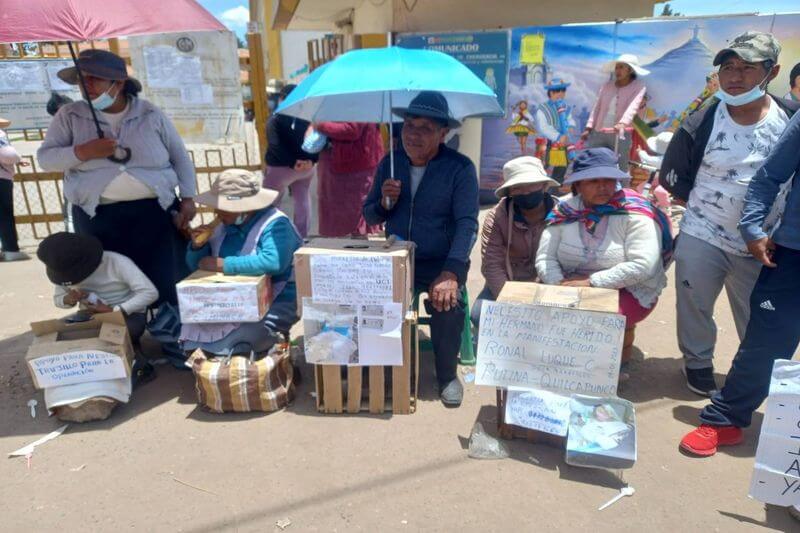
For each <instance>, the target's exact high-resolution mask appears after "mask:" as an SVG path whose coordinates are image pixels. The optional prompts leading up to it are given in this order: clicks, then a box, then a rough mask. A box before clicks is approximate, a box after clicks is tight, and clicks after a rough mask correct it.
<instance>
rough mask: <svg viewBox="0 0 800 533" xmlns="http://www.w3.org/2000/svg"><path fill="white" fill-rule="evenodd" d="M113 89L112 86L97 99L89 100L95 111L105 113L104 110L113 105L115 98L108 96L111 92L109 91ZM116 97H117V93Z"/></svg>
mask: <svg viewBox="0 0 800 533" xmlns="http://www.w3.org/2000/svg"><path fill="white" fill-rule="evenodd" d="M113 88H114V86H113V85H112V86H111V87H109V88H108V90H107V91H106V92H104V93H103V94H101V95H100V96H98V97H97V98H93V99H92V100H91V102H92V107H94V108H95V109H97V110H99V111H105V110H106V109H108V108H109V107H111V106H112V105H114V102H115V101H116V99H117V97H116V96H111V95H110V94H109V93H110V92H111V89H113ZM117 96H119V93H117Z"/></svg>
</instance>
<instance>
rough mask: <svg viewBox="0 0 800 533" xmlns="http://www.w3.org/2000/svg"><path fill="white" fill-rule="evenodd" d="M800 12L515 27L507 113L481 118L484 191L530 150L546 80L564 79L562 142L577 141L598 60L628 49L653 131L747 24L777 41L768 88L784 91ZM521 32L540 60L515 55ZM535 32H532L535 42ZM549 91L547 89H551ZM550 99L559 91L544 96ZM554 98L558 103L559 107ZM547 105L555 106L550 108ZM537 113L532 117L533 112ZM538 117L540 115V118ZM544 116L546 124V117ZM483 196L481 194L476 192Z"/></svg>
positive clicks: (670, 121) (673, 120)
mask: <svg viewBox="0 0 800 533" xmlns="http://www.w3.org/2000/svg"><path fill="white" fill-rule="evenodd" d="M798 24H800V14H787V15H760V16H758V15H746V16H732V17H716V18H690V19H686V18H675V19H663V18H662V19H643V20H638V21H625V22H620V23H613V22H611V23H602V24H576V25H568V26H546V27H528V28H515V29H514V30H512V33H511V56H510V68H509V87H508V106H507V114H506V117H505V118H502V119H485V120H484V121H483V138H482V147H481V165H480V167H481V168H480V182H481V189H482V191H486V192H487V193H488V191H489V190H493V189H495V188H496V187H497V186H498V185H499V184H500V183H502V180H503V176H502V168H503V164H504V163H505V162H506V161H508V160H509V159H512V158H514V157H518V156H520V155H523V154H525V155H535V153H536V146H537V144H536V143H537V138H538V139H540V142H541V139H542V138H543V135H542V132H541V131H539V130H540V129H544V128H537V126H536V122H537V118H540V119H541V118H544V119H545V120H548V118H549V117H553V113H549V114H548V113H547V112H546V111H547V102H548V100H549V99H550V98H548V91H547V90H546V88H545V87H546V86H550V87H558V86H559V84H558V83H556V84H553V82H554V81H556V82H558V81H561V82H563V83H561V86H563V85H566V84H569V85H568V86H567V88H566V95H565V96H564V97H563V104H566V106H565V107H566V110H567V112H568V115H569V116H568V117H565V118H566V123H567V124H568V125H569V128H568V131H567V136H568V138H569V141H570V142H571V143H572V142H575V141H577V138H578V136H579V135H580V133H581V132H582V131H583V128H584V127H585V125H586V121H587V120H588V118H589V114H590V112H591V109H592V107H593V106H594V102H595V100H596V97H597V93H598V92H599V90H600V87H601V86H602V85H603V83H605V82H606V81H608V80H609V79H610V77H609V74H606V73H604V72H602V68H603V66H604V65H605V64H606V63H607V62H609V61H612V60H614V59H615V58H616V57H617V56H618V55H620V54H636V55H637V56H638V58H639V62H640V64H641V65H642V66H643V67H644V68H646V69H647V70H649V71H650V72H651V73H650V75H649V76H646V77H644V78H642V80H643V81H644V82H645V84H646V85H647V94H648V100H647V102H646V107H645V108H644V109H643V110H642V111H641V112H640V115H641V116H642V118H643V119H644V121H645V122H649V123H651V124H654V123H655V124H654V127H653V130H654V132H655V133H658V132H660V131H664V130H665V129H670V128H674V127H676V126H677V124H678V118H679V117H680V116H681V113H682V112H683V111H684V110H685V109H686V108H687V106H689V105H690V104H691V103H692V101H693V100H694V99H695V98H696V97H697V96H699V95H700V94H701V93H702V92H703V90H704V89H705V87H706V76H707V75H708V74H710V73H711V72H713V71H714V70H715V68H714V67H713V65H712V62H713V59H714V55H715V54H716V52H717V51H719V50H721V49H722V48H725V46H726V43H727V42H729V41H730V40H732V39H733V38H734V37H736V36H737V35H739V34H741V33H744V32H745V31H748V30H757V31H763V32H772V33H773V34H774V35H775V36H776V37H777V38H778V39H779V40H780V42H781V45H782V46H783V51H782V53H781V57H780V64H781V65H782V70H781V73H780V75H779V76H778V78H777V79H776V80H775V81H773V82H772V83H771V84H770V91H771V92H772V93H774V94H777V95H778V96H784V95H785V94H786V93H787V92H788V91H789V71H790V70H791V68H792V67H793V66H794V65H795V64H796V63H798V62H800V33H798V32H797V31H796V28H797V27H798ZM529 36H541V39H543V41H544V54H543V55H544V57H543V62H542V63H538V64H529V63H527V62H523V61H521V60H520V49H521V47H522V42H523V40H524V39H526V37H528V38H530V37H529ZM538 39H539V37H537V40H538ZM551 95H552V92H551ZM552 96H553V98H555V97H558V96H560V95H552ZM563 104H562V106H563ZM553 107H555V106H553ZM537 110H542V111H544V112H543V113H540V114H539V117H537V116H536V111H537ZM540 122H541V121H540ZM550 122H553V120H552V119H550ZM484 196H489V195H488V194H484Z"/></svg>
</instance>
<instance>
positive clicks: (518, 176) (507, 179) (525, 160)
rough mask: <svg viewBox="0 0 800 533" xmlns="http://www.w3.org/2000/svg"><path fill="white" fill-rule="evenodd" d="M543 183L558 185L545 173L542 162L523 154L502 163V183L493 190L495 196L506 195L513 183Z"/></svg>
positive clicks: (552, 185)
mask: <svg viewBox="0 0 800 533" xmlns="http://www.w3.org/2000/svg"><path fill="white" fill-rule="evenodd" d="M534 183H545V184H547V185H548V186H550V187H558V186H559V183H558V182H557V181H556V180H554V179H553V178H551V177H550V176H548V175H547V172H545V170H544V166H543V165H542V162H541V161H540V160H539V159H538V158H536V157H533V156H530V155H524V156H522V157H517V158H515V159H512V160H511V161H509V162H508V163H506V164H505V165H503V184H502V185H501V186H500V187H498V188H497V190H496V191H494V194H495V196H497V197H498V198H503V197H505V196H508V193H509V192H510V190H511V187H514V186H515V185H531V184H534Z"/></svg>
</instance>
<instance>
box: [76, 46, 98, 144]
mask: <svg viewBox="0 0 800 533" xmlns="http://www.w3.org/2000/svg"><path fill="white" fill-rule="evenodd" d="M67 47H68V48H69V54H70V55H71V56H72V62H73V63H75V70H76V71H77V73H78V83H79V84H80V85H81V89H83V95H84V96H85V97H86V103H88V104H89V111H91V112H92V120H94V127H95V128H96V129H97V137H98V138H100V139H102V138H103V137H104V135H103V130H102V129H101V128H100V121H98V120H97V113H96V112H95V110H94V106H93V105H92V99H91V98H89V93H88V92H87V91H86V82H85V81H84V80H83V74H81V69H80V68H78V56H76V55H75V49H74V48H72V41H68V42H67Z"/></svg>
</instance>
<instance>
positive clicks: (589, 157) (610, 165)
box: [564, 148, 631, 185]
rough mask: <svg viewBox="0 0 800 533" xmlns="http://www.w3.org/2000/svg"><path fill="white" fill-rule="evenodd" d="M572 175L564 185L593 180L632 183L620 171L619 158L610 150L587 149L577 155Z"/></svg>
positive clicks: (571, 169)
mask: <svg viewBox="0 0 800 533" xmlns="http://www.w3.org/2000/svg"><path fill="white" fill-rule="evenodd" d="M570 171H571V172H570V174H569V175H568V176H567V179H565V180H564V185H570V184H572V183H576V182H578V181H584V180H593V179H603V178H606V179H615V180H620V181H626V182H627V181H630V179H631V177H630V175H628V174H627V173H626V172H623V171H621V170H620V169H619V156H618V155H617V154H616V153H615V152H614V151H613V150H611V149H610V148H587V149H586V150H581V151H580V152H578V153H577V154H576V155H575V159H574V160H573V161H572V165H570Z"/></svg>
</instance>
